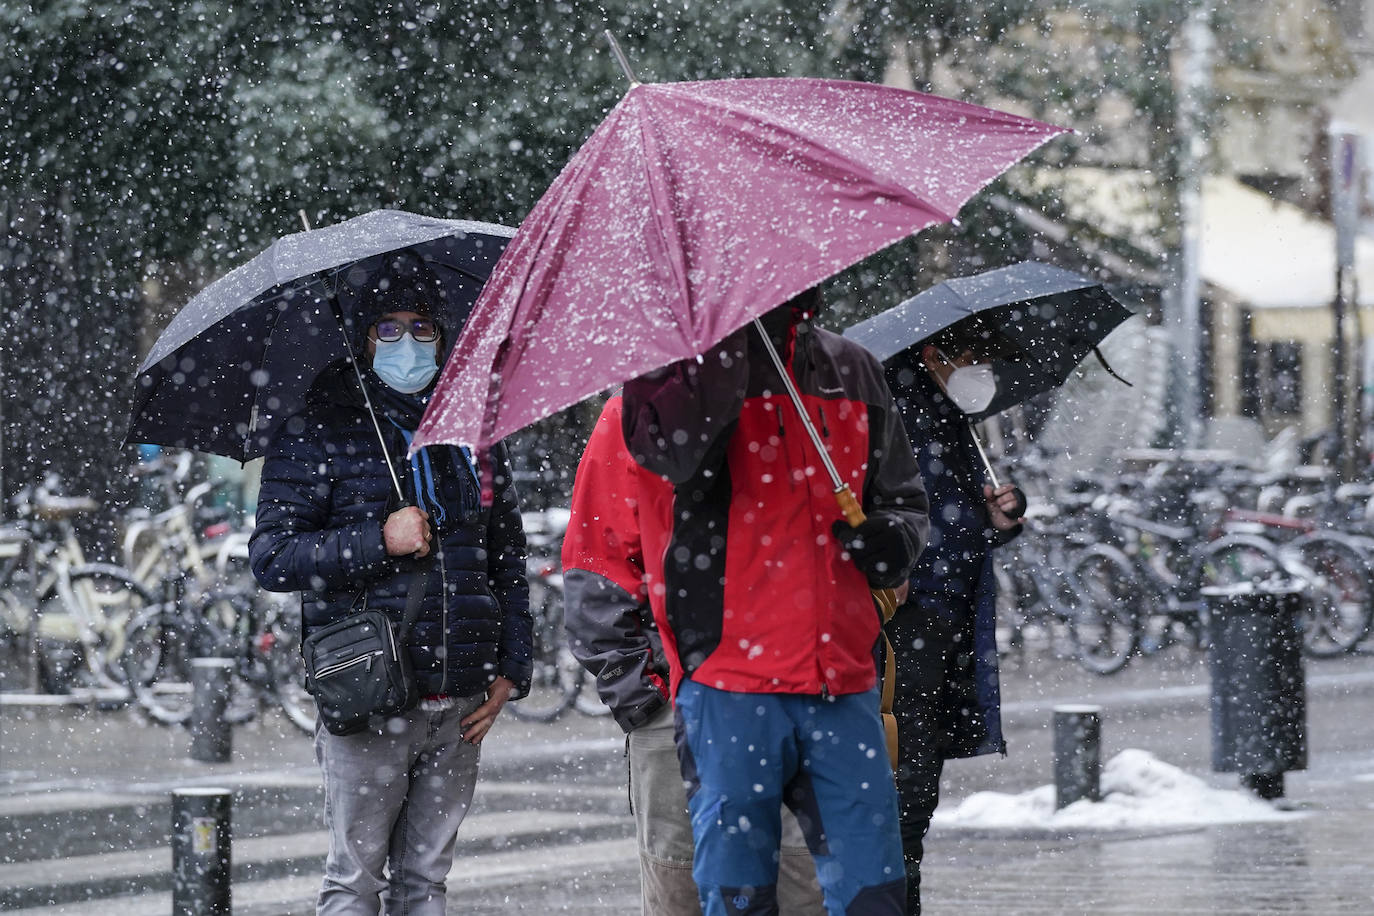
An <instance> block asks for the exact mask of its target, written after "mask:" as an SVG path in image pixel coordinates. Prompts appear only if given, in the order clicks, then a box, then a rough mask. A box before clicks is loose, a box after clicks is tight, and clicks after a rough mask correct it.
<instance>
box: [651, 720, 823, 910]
mask: <svg viewBox="0 0 1374 916" xmlns="http://www.w3.org/2000/svg"><path fill="white" fill-rule="evenodd" d="M629 745H630V803H631V805H632V806H633V808H634V816H635V834H636V836H637V837H638V839H639V882H640V889H641V892H642V900H643V911H644V914H645V916H701V904H700V902H699V901H698V898H697V887H696V884H695V883H694V882H693V881H692V824H691V820H690V819H689V817H688V815H687V794H686V790H685V789H684V788H683V784H682V770H681V768H680V765H679V763H678V756H677V746H676V744H675V743H674V740H673V712H672V709H671V708H670V707H666V706H665V707H664V708H663V709H662V710H661V711H660V712H659V713H658V715H656V716H655V717H654V718H653V719H652V720H650V721H649V722H646V723H645V724H644V725H642V726H640V727H639V728H637V729H635V730H634V731H632V732H631V733H630V741H629ZM778 909H779V912H782V913H786V914H788V916H793V914H798V916H813V914H814V916H824V914H825V905H824V903H823V902H822V899H821V889H820V885H819V884H818V883H817V882H816V866H815V864H814V863H813V862H812V861H811V853H810V851H809V850H808V849H807V848H806V841H805V840H804V839H803V838H802V832H801V828H800V827H799V826H798V825H797V820H796V818H795V817H793V816H792V812H790V811H788V810H787V809H786V808H784V809H783V811H782V855H781V858H780V859H779V863H778Z"/></svg>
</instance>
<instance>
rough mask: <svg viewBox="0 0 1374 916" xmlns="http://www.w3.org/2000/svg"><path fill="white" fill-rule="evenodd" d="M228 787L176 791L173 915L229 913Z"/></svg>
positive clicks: (229, 839) (194, 915) (173, 794)
mask: <svg viewBox="0 0 1374 916" xmlns="http://www.w3.org/2000/svg"><path fill="white" fill-rule="evenodd" d="M231 803H232V794H231V793H230V791H229V790H228V789H210V788H194V789H175V790H173V792H172V916H230V908H231V904H230V890H229V871H230V865H231V861H230V848H229V847H230V841H231V837H232V831H231V830H230V824H229V812H230V807H231Z"/></svg>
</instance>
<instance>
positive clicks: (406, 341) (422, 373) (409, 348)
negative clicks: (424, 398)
mask: <svg viewBox="0 0 1374 916" xmlns="http://www.w3.org/2000/svg"><path fill="white" fill-rule="evenodd" d="M376 343H377V352H376V354H375V355H374V356H373V357H372V371H373V372H375V373H377V377H378V378H380V379H381V380H382V381H384V382H386V383H387V384H388V385H390V386H391V387H392V388H395V389H396V390H397V391H399V392H401V393H402V394H414V393H415V392H417V391H423V390H424V389H425V388H426V387H427V386H428V385H429V383H430V382H432V381H433V380H434V376H435V374H437V373H438V371H439V364H438V362H437V361H436V354H437V352H438V344H439V342H438V341H437V340H431V341H429V342H428V343H420V342H419V341H417V340H416V339H415V338H414V337H411V336H410V334H409V333H406V334H402V335H401V339H400V340H391V341H387V340H379V341H377V342H376Z"/></svg>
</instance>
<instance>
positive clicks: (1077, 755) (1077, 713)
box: [1054, 706, 1102, 809]
mask: <svg viewBox="0 0 1374 916" xmlns="http://www.w3.org/2000/svg"><path fill="white" fill-rule="evenodd" d="M1082 798H1086V799H1089V800H1090V801H1099V800H1100V799H1101V798H1102V707H1101V706H1056V707H1055V708H1054V806H1055V808H1056V809H1058V808H1063V807H1065V806H1066V805H1071V804H1073V803H1074V802H1076V801H1078V800H1079V799H1082Z"/></svg>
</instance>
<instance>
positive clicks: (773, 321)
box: [622, 290, 929, 916]
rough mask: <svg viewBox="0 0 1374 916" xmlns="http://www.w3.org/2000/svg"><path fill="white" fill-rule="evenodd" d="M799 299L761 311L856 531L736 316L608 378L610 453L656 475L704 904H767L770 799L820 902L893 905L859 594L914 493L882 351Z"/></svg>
mask: <svg viewBox="0 0 1374 916" xmlns="http://www.w3.org/2000/svg"><path fill="white" fill-rule="evenodd" d="M817 304H818V297H817V295H816V291H815V290H809V291H807V292H806V293H804V294H802V295H800V296H798V297H796V298H795V299H794V300H792V301H790V302H788V303H787V304H785V305H784V306H781V307H779V308H777V309H774V310H773V311H772V312H770V313H769V314H768V315H767V316H766V317H765V320H764V322H763V323H764V325H765V327H766V332H767V333H768V334H769V336H770V337H771V338H772V339H773V343H774V345H775V347H776V348H777V349H778V351H779V352H780V353H781V354H782V356H783V360H784V363H785V366H786V369H787V371H788V372H789V373H790V374H791V375H792V377H793V379H794V380H795V382H796V384H797V387H798V389H799V390H800V393H801V397H802V400H803V406H804V408H805V410H806V411H807V414H808V415H809V417H810V420H811V422H812V423H813V424H814V425H815V427H816V429H817V430H819V431H820V434H821V437H822V439H823V441H824V444H825V447H826V449H827V450H828V452H829V454H830V457H831V459H832V461H833V462H834V464H835V466H836V468H837V470H838V471H839V473H840V475H841V478H842V480H843V481H844V482H845V483H847V484H848V485H849V487H850V489H851V490H852V491H853V492H854V493H855V494H856V495H857V496H858V497H859V499H860V502H861V505H862V507H863V509H864V511H865V513H866V515H867V519H866V521H864V522H863V524H861V525H860V526H858V527H856V528H850V527H849V526H848V525H847V524H846V523H845V522H844V521H843V520H842V519H841V518H840V511H839V507H838V504H837V502H836V499H835V493H834V490H833V488H832V486H831V482H830V480H829V477H828V476H827V474H826V472H825V471H824V470H823V466H822V464H821V461H820V457H819V455H818V454H817V453H816V450H815V445H814V443H813V442H812V441H811V439H810V438H809V436H808V435H807V433H806V432H805V430H804V429H803V427H802V424H801V420H800V417H799V416H798V414H797V412H796V408H795V406H794V405H793V404H792V402H791V400H790V399H789V398H788V397H787V395H786V393H785V388H784V386H783V382H782V379H781V378H780V376H779V375H778V372H777V369H776V367H775V366H774V365H773V363H772V362H771V360H770V359H769V357H768V356H767V354H766V351H765V350H764V348H763V344H762V340H761V339H760V338H759V337H758V334H757V331H756V330H754V329H753V328H752V327H746V328H745V329H742V330H741V331H739V332H736V333H734V334H732V335H730V336H729V337H727V338H726V339H725V340H724V341H722V342H721V344H719V345H717V346H716V347H714V348H712V349H711V350H710V351H708V352H707V353H706V354H704V356H703V357H702V358H701V359H700V360H695V359H692V360H683V361H681V362H678V363H674V364H673V365H671V366H669V367H667V368H666V369H664V370H660V371H658V372H654V373H649V374H647V375H645V376H641V377H640V378H638V379H635V380H633V381H631V382H629V383H627V384H626V386H625V390H624V414H623V419H622V429H623V432H624V435H625V442H626V444H627V446H628V447H629V450H630V453H631V455H632V457H633V458H634V460H635V461H636V462H637V463H638V464H639V465H641V466H642V467H644V468H646V469H648V470H650V471H653V472H654V473H656V474H659V475H661V476H663V477H665V478H667V479H668V481H669V482H670V483H671V484H672V486H673V499H672V515H671V530H670V532H669V534H668V538H667V542H666V545H665V549H664V552H663V570H662V586H663V610H662V613H661V615H660V617H661V619H660V624H661V630H662V633H663V643H664V648H665V651H666V654H667V656H668V659H669V666H670V689H671V691H672V692H673V696H674V702H675V717H676V733H677V747H678V754H679V758H680V763H681V766H682V773H683V779H684V781H685V782H686V783H687V785H688V807H689V810H690V811H691V815H692V830H693V838H694V842H695V855H694V864H693V877H694V878H695V880H696V884H697V887H698V891H699V893H700V896H701V903H702V908H703V910H704V911H705V912H706V913H707V914H709V916H716V914H727V913H741V912H746V913H751V914H752V913H765V914H766V913H776V912H778V901H777V888H776V881H777V858H778V848H779V831H780V816H779V806H780V805H781V804H785V805H787V807H789V808H790V809H791V810H792V811H793V812H794V813H795V814H796V815H797V820H798V822H799V823H800V824H801V826H802V829H803V832H804V833H805V834H806V837H807V842H808V845H809V846H810V848H811V851H812V855H813V857H814V858H815V860H816V863H817V875H818V878H819V880H820V883H821V887H822V889H823V891H824V893H825V898H826V904H827V907H828V908H829V909H830V911H831V912H843V913H847V914H852V916H864V914H879V913H881V914H899V913H901V912H902V910H903V905H904V896H905V891H904V886H905V879H904V869H903V864H902V849H901V837H900V834H899V833H898V822H897V800H896V792H895V789H894V787H893V782H892V770H891V766H890V764H889V762H888V758H887V754H886V753H885V739H884V733H883V727H882V724H881V721H880V719H879V710H878V693H877V689H876V682H877V676H876V668H875V664H874V647H875V644H876V641H877V639H878V636H879V629H880V620H879V616H878V612H877V609H876V607H875V605H874V602H873V598H872V595H871V592H870V589H871V588H880V587H895V586H897V585H899V584H901V583H902V582H903V581H904V580H905V579H906V577H907V574H908V573H909V572H910V570H911V568H912V566H913V565H914V563H915V561H916V557H917V555H918V554H919V552H920V549H921V547H922V545H923V544H924V542H925V539H926V534H927V532H928V530H929V519H928V518H927V504H926V497H925V490H924V488H923V487H922V485H921V480H920V476H919V472H918V471H917V468H916V462H915V457H914V454H913V452H912V449H911V445H910V443H909V442H908V441H907V437H906V433H905V431H904V429H903V427H902V423H901V419H900V417H899V416H898V415H897V413H896V409H895V407H894V404H893V399H892V394H891V392H890V391H889V390H888V387H887V384H886V382H885V381H884V379H883V370H882V366H881V365H880V364H879V363H878V361H877V360H876V359H874V358H873V356H872V355H871V354H869V353H868V352H867V351H866V350H864V349H863V348H861V347H859V346H858V345H857V344H854V343H851V342H849V341H847V340H845V339H844V338H842V337H839V336H838V335H835V334H831V333H829V332H827V331H823V330H818V329H813V328H811V327H810V326H809V324H808V323H807V322H805V321H804V320H802V319H803V318H804V316H805V315H806V314H807V313H809V312H812V311H814V310H815V307H816V305H817Z"/></svg>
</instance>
